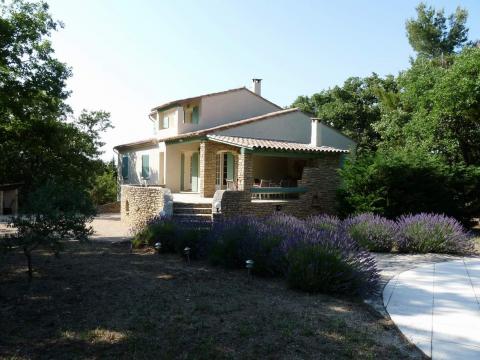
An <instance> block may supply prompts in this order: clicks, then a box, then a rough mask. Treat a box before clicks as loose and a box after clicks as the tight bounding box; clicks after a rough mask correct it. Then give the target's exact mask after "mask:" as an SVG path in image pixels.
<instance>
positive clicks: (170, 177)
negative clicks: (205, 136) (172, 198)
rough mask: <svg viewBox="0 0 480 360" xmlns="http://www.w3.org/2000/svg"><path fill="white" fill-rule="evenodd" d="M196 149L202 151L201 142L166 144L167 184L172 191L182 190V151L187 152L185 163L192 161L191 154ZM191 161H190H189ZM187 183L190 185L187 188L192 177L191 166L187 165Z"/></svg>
mask: <svg viewBox="0 0 480 360" xmlns="http://www.w3.org/2000/svg"><path fill="white" fill-rule="evenodd" d="M194 151H198V152H199V151H200V142H196V143H187V144H182V143H178V144H168V145H167V146H166V152H165V185H166V187H167V188H169V189H170V190H171V191H172V192H179V191H180V164H181V157H182V152H186V153H187V155H186V156H185V163H187V162H188V161H190V156H189V155H188V154H191V153H192V152H194ZM188 163H189V162H188ZM185 169H186V170H187V171H185V173H184V174H185V178H186V179H185V183H186V185H188V186H187V187H186V189H188V188H189V187H190V185H189V179H188V178H189V177H190V166H188V167H187V166H185Z"/></svg>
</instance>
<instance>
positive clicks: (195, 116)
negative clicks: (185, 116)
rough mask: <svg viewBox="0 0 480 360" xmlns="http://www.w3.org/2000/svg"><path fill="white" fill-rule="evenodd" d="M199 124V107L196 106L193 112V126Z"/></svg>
mask: <svg viewBox="0 0 480 360" xmlns="http://www.w3.org/2000/svg"><path fill="white" fill-rule="evenodd" d="M198 122H199V113H198V106H195V107H194V108H193V110H192V124H198Z"/></svg>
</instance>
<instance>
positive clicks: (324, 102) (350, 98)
mask: <svg viewBox="0 0 480 360" xmlns="http://www.w3.org/2000/svg"><path fill="white" fill-rule="evenodd" d="M380 89H382V90H383V92H391V91H395V89H396V84H395V80H394V78H393V77H392V76H387V77H386V78H384V79H382V78H380V77H379V76H378V75H377V74H375V73H374V74H372V75H371V76H369V77H366V78H358V77H351V78H348V79H347V80H346V81H345V82H344V84H343V86H341V87H340V86H335V87H334V88H332V89H329V90H325V91H321V92H319V93H316V94H313V95H312V96H311V97H308V96H300V97H298V98H297V99H296V100H295V102H294V103H293V104H292V106H294V107H299V108H300V109H302V110H303V111H307V112H309V113H312V114H314V115H315V116H316V117H318V118H320V119H321V120H322V121H324V122H325V123H326V124H328V125H331V126H333V127H334V128H335V129H338V130H340V131H342V132H343V133H344V134H345V135H347V136H349V137H351V138H352V139H354V140H355V141H356V142H357V143H358V150H359V151H360V152H361V151H363V150H372V149H375V148H376V144H377V142H378V141H379V139H380V138H379V137H378V134H377V133H376V132H375V130H374V129H373V127H372V125H373V124H374V123H376V122H377V121H379V120H380V108H379V106H378V103H379V97H378V94H379V92H380Z"/></svg>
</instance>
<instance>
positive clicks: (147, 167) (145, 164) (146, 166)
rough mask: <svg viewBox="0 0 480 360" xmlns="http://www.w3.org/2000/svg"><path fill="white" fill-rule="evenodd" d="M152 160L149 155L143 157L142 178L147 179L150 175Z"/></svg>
mask: <svg viewBox="0 0 480 360" xmlns="http://www.w3.org/2000/svg"><path fill="white" fill-rule="evenodd" d="M149 162H150V159H149V156H148V155H142V178H144V179H146V178H148V176H149V175H150V165H149Z"/></svg>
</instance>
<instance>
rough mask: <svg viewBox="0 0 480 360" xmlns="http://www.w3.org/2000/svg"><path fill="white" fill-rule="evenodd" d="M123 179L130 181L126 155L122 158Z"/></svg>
mask: <svg viewBox="0 0 480 360" xmlns="http://www.w3.org/2000/svg"><path fill="white" fill-rule="evenodd" d="M122 178H123V179H124V180H126V179H128V156H126V155H125V156H123V157H122Z"/></svg>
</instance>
